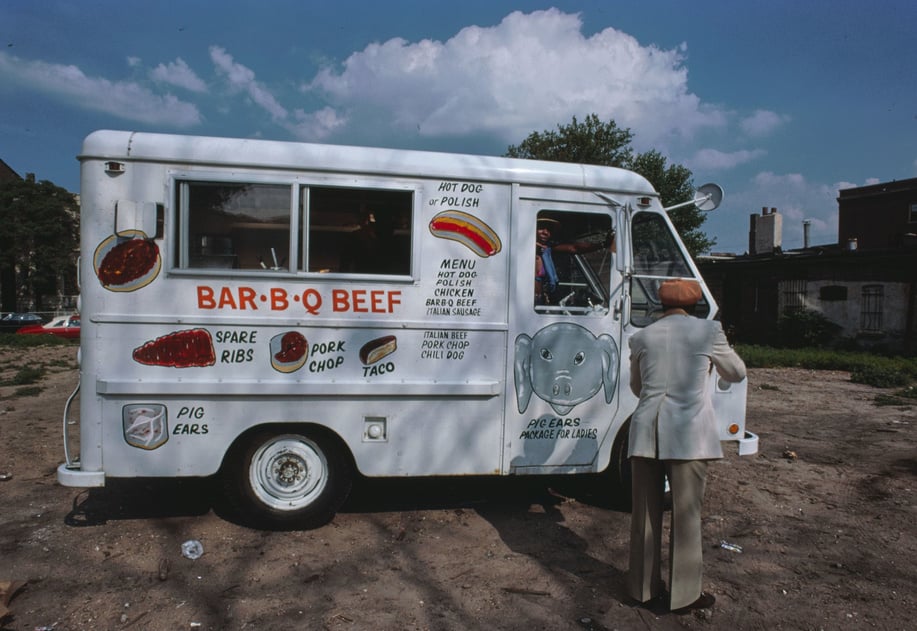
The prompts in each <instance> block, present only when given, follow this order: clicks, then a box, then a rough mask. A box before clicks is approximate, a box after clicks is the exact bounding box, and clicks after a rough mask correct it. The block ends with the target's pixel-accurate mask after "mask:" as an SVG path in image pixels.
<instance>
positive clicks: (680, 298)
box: [659, 278, 703, 307]
mask: <svg viewBox="0 0 917 631" xmlns="http://www.w3.org/2000/svg"><path fill="white" fill-rule="evenodd" d="M702 297H703V293H701V290H700V285H699V284H698V283H697V281H696V280H682V279H680V278H675V279H672V280H667V281H664V282H663V283H662V285H660V286H659V300H660V301H661V302H662V304H663V306H666V307H690V306H691V305H696V304H697V303H698V301H699V300H700V299H701V298H702Z"/></svg>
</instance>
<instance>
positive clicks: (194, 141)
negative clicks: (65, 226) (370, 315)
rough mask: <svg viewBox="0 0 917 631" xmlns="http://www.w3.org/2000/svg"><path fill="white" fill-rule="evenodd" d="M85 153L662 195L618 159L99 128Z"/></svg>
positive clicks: (114, 157) (84, 156)
mask: <svg viewBox="0 0 917 631" xmlns="http://www.w3.org/2000/svg"><path fill="white" fill-rule="evenodd" d="M78 159H79V160H80V161H85V160H92V159H97V160H123V161H139V162H165V163H169V164H175V165H181V164H184V165H189V166H191V165H194V166H205V165H211V166H220V167H226V166H234V167H238V168H258V169H276V170H288V171H304V170H308V171H328V172H337V173H341V172H352V173H355V174H357V173H358V174H371V175H380V176H392V175H400V176H404V175H417V176H420V177H429V178H440V179H450V180H452V179H462V180H474V181H480V182H503V183H519V184H531V185H539V186H544V185H550V186H560V187H566V188H573V189H589V190H599V191H617V192H624V193H631V194H635V195H651V196H654V195H656V194H657V193H656V191H655V190H654V189H653V186H652V185H651V184H650V183H649V181H647V180H646V178H644V177H643V176H641V175H639V174H637V173H634V172H633V171H628V170H626V169H620V168H617V167H606V166H595V165H589V164H574V163H570V162H548V161H542V160H523V159H516V158H504V157H497V156H480V155H470V154H457V153H441V152H432V151H417V150H404V149H384V148H375V147H356V146H347V145H327V144H313V143H303V142H287V141H279V140H261V139H250V138H218V137H211V136H187V135H174V134H156V133H145V132H133V131H112V130H99V131H95V132H93V133H91V134H90V135H89V136H87V137H86V139H85V140H84V141H83V147H82V151H81V153H80V155H79V156H78Z"/></svg>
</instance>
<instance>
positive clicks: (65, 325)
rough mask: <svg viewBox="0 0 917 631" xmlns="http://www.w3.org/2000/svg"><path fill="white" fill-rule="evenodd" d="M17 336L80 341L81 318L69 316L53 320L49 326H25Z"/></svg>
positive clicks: (17, 332)
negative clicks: (38, 336)
mask: <svg viewBox="0 0 917 631" xmlns="http://www.w3.org/2000/svg"><path fill="white" fill-rule="evenodd" d="M16 334H17V335H56V336H58V337H64V338H67V339H68V340H75V339H79V337H80V316H79V315H69V316H61V317H58V318H54V319H52V320H51V321H50V322H48V323H47V324H36V325H32V326H24V327H22V328H21V329H19V330H18V331H16Z"/></svg>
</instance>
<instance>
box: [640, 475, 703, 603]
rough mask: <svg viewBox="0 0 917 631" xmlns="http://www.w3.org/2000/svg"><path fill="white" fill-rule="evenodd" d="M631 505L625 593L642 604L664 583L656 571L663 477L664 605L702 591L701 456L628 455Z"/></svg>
mask: <svg viewBox="0 0 917 631" xmlns="http://www.w3.org/2000/svg"><path fill="white" fill-rule="evenodd" d="M630 465H631V473H632V481H633V484H632V490H633V509H632V512H631V528H630V568H629V571H628V591H629V592H630V595H631V597H633V598H634V599H636V600H638V601H640V602H647V601H649V600H652V599H653V598H656V597H657V596H659V595H660V594H661V593H662V592H663V590H664V588H665V586H664V584H663V582H662V576H661V573H660V557H661V556H662V551H661V548H662V516H663V503H664V501H665V477H666V476H668V478H669V487H670V488H671V491H672V532H671V533H670V535H671V536H670V537H669V540H670V544H669V591H670V592H671V600H670V603H669V606H670V608H672V609H678V608H680V607H685V606H687V605H690V604H691V603H693V602H694V601H695V600H697V599H698V598H699V597H700V595H701V591H702V589H703V544H702V541H701V508H702V506H703V503H704V489H705V487H706V483H707V461H706V460H655V459H653V458H636V457H635V458H631V459H630Z"/></svg>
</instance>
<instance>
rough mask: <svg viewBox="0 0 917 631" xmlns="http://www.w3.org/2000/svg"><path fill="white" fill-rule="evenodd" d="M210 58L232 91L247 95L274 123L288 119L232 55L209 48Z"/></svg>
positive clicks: (281, 108)
mask: <svg viewBox="0 0 917 631" xmlns="http://www.w3.org/2000/svg"><path fill="white" fill-rule="evenodd" d="M210 58H211V59H212V60H213V63H214V65H215V66H216V68H217V72H218V73H220V74H222V75H223V76H224V77H225V78H226V80H227V81H228V82H229V85H230V87H232V88H233V89H234V90H240V91H242V92H244V93H245V94H247V95H248V97H249V98H250V99H251V100H252V101H254V102H255V104H256V105H258V106H259V107H261V108H262V109H263V110H265V111H266V112H267V113H268V114H270V115H271V118H273V119H274V121H275V122H282V121H285V120H286V119H287V117H288V113H287V110H286V108H284V107H283V106H282V105H281V104H280V103H279V102H278V101H277V99H276V98H274V95H273V94H271V93H270V92H269V91H268V89H267V88H265V87H264V86H263V85H261V83H259V82H258V81H257V80H256V79H255V73H254V71H253V70H251V69H249V68H247V67H245V66H243V65H242V64H239V63H236V62H235V61H234V60H233V58H232V55H230V54H229V53H227V52H226V50H225V49H223V48H220V47H219V46H211V47H210Z"/></svg>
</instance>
